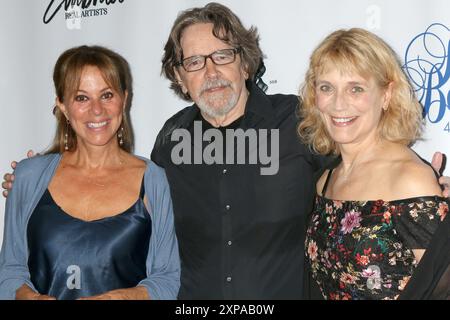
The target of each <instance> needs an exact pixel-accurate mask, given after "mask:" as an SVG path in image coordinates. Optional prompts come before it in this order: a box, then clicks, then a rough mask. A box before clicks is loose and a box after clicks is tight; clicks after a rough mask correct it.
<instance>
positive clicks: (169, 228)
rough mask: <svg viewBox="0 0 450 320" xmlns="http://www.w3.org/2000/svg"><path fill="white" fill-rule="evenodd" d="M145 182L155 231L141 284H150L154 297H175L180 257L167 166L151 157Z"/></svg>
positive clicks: (149, 290)
mask: <svg viewBox="0 0 450 320" xmlns="http://www.w3.org/2000/svg"><path fill="white" fill-rule="evenodd" d="M144 183H145V192H146V196H147V199H148V202H149V206H150V208H149V209H150V215H151V218H152V235H151V238H150V245H149V253H148V256H147V278H146V279H144V280H142V281H141V282H140V283H139V285H141V286H145V287H146V288H147V291H148V294H149V296H150V299H152V300H173V299H176V298H177V295H178V290H179V288H180V257H179V252H178V242H177V239H176V235H175V227H174V217H173V208H172V199H171V196H170V189H169V184H168V182H167V177H166V174H165V171H164V169H162V168H161V167H158V166H157V165H156V164H154V163H153V162H152V161H147V171H146V173H145V178H144Z"/></svg>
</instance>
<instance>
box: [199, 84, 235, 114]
mask: <svg viewBox="0 0 450 320" xmlns="http://www.w3.org/2000/svg"><path fill="white" fill-rule="evenodd" d="M217 87H225V88H226V87H229V89H230V90H221V91H220V92H214V93H206V92H205V91H206V90H209V89H212V88H217ZM238 99H239V96H238V95H237V94H236V93H235V92H234V91H233V89H232V87H231V82H230V81H227V80H223V79H215V80H207V81H205V82H204V83H203V85H202V87H201V88H200V95H199V99H198V102H197V106H198V107H199V108H200V110H201V111H202V112H204V113H205V114H206V115H208V116H210V117H211V118H217V117H223V116H224V115H226V114H228V112H230V111H231V110H232V109H233V108H234V107H235V106H236V104H237V102H238Z"/></svg>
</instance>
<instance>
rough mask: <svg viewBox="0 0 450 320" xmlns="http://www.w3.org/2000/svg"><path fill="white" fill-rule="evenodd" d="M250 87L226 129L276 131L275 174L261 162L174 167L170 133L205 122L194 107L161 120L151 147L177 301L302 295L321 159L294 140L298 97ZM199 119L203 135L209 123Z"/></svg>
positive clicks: (251, 85)
mask: <svg viewBox="0 0 450 320" xmlns="http://www.w3.org/2000/svg"><path fill="white" fill-rule="evenodd" d="M248 89H249V91H250V95H249V98H248V101H247V104H246V109H245V114H244V116H243V117H242V118H240V119H239V120H238V121H236V122H234V123H233V124H232V125H231V126H229V127H232V128H236V127H237V128H242V129H244V130H246V129H249V128H254V129H268V131H269V132H270V129H278V130H279V171H278V173H277V174H275V175H261V172H260V168H261V167H267V165H260V164H226V163H225V162H224V164H210V165H208V164H179V165H176V164H174V163H173V161H172V160H171V153H172V148H173V147H174V146H175V145H176V144H178V142H177V141H171V134H172V132H173V130H174V129H178V128H181V129H186V130H188V131H189V132H190V133H191V134H194V121H195V120H198V119H202V118H201V116H200V115H199V109H198V107H197V106H195V105H193V106H190V107H187V108H185V109H184V110H182V111H180V112H179V113H177V114H176V115H175V116H173V117H172V118H171V119H169V120H168V121H167V122H166V124H165V125H164V127H163V129H162V130H161V132H160V133H159V135H158V138H157V140H156V143H155V147H154V149H153V151H152V160H153V161H154V162H156V163H157V164H159V165H160V166H162V167H164V168H165V170H166V174H167V177H168V180H169V184H170V188H171V194H172V200H173V206H174V215H175V230H176V234H177V238H178V242H179V248H180V256H181V288H180V292H179V298H180V299H300V298H302V281H303V256H304V236H305V220H306V216H307V215H308V213H309V212H310V211H311V209H312V204H313V196H314V193H315V188H314V178H313V175H314V172H315V171H316V170H317V169H318V168H319V167H320V166H321V164H322V159H320V158H319V157H317V156H314V155H312V153H311V152H310V151H309V149H308V147H306V146H305V145H303V144H302V143H301V142H300V141H299V138H298V135H297V133H296V126H297V123H298V117H297V116H296V111H297V106H298V98H297V97H296V96H294V95H266V94H265V93H264V92H262V91H261V90H260V89H259V88H258V87H257V86H256V85H254V84H248ZM201 123H202V129H203V130H202V132H204V131H205V130H207V129H209V128H211V126H210V125H209V126H208V123H206V122H205V121H204V120H203V121H202V122H201ZM229 127H227V128H229ZM222 130H223V129H222ZM194 139H195V138H192V143H191V144H192V151H191V153H192V154H193V153H194V149H195V148H196V147H195V146H194V143H193V141H194ZM268 140H270V137H269V138H268ZM213 143H214V142H213ZM208 144H209V143H208V142H203V145H202V147H203V148H204V147H205V146H207V145H208ZM249 149H251V147H250V148H249ZM224 151H226V148H224ZM255 151H256V152H257V151H258V150H253V152H255ZM249 152H252V150H249ZM247 160H248V157H247ZM247 163H248V162H247Z"/></svg>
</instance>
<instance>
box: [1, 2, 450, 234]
mask: <svg viewBox="0 0 450 320" xmlns="http://www.w3.org/2000/svg"><path fill="white" fill-rule="evenodd" d="M207 2H208V1H194V0H190V1H189V0H169V1H148V0H0V4H1V6H0V8H1V9H2V18H1V19H0V42H1V45H0V119H1V120H0V123H1V126H0V128H1V130H0V135H1V138H0V150H1V151H0V173H4V172H8V171H9V170H10V169H9V163H10V161H11V160H13V159H16V160H20V159H22V158H23V157H24V156H25V153H26V151H27V150H28V149H33V150H35V151H42V150H45V149H46V148H47V147H48V146H49V144H50V141H51V140H52V137H53V133H54V129H55V119H54V117H53V115H52V108H53V106H54V100H55V94H54V91H53V84H52V69H53V66H54V64H55V62H56V59H57V57H58V56H59V54H60V53H61V52H63V51H64V50H65V49H67V48H70V47H73V46H77V45H81V44H91V45H92V44H99V45H103V46H107V47H109V48H111V49H113V50H115V51H117V52H119V53H120V54H122V55H123V56H124V57H125V58H126V59H127V60H128V61H129V63H130V65H131V69H132V72H133V77H134V100H133V107H132V111H131V116H132V121H133V126H134V130H135V136H136V150H135V151H136V153H137V154H139V155H143V156H149V155H150V151H151V148H152V147H153V143H154V141H155V138H156V135H157V133H158V131H159V130H160V128H161V127H162V125H163V123H164V122H165V120H166V119H168V118H169V117H170V116H171V115H172V114H174V113H175V112H177V111H178V110H180V109H181V108H183V107H185V106H186V105H187V104H186V103H185V102H183V101H181V100H179V99H178V98H177V97H175V96H174V94H173V93H172V91H171V90H170V89H169V88H168V86H169V83H168V81H166V80H165V79H163V78H162V77H161V76H160V67H161V56H162V52H163V46H164V43H165V41H166V40H167V37H168V35H169V31H170V28H171V25H172V23H173V21H174V20H175V18H176V16H177V14H178V12H179V11H181V10H184V9H187V8H190V7H196V6H203V5H205V4H206V3H207ZM218 2H221V3H223V4H224V5H227V6H229V7H230V8H231V9H232V10H233V11H234V12H236V13H237V14H238V16H239V17H240V18H241V20H242V21H243V23H244V24H245V25H246V26H250V25H254V26H256V27H257V28H258V30H259V33H260V36H261V46H262V49H263V51H264V53H265V55H266V57H267V58H266V61H265V64H266V68H267V71H266V73H265V74H264V77H263V79H264V82H265V83H266V84H268V86H269V88H268V91H267V92H268V93H297V92H298V88H299V87H300V84H301V82H302V79H303V76H304V73H305V70H306V67H307V64H308V58H309V55H310V53H311V52H312V50H313V49H314V47H315V46H316V45H317V44H318V43H319V41H321V40H322V39H323V38H324V37H325V36H326V35H327V34H328V33H330V32H332V31H334V30H336V29H340V28H350V27H362V28H366V29H369V30H371V31H373V32H375V33H376V34H378V35H380V36H381V37H382V38H384V39H385V40H386V41H387V42H388V43H389V44H390V45H391V46H392V47H393V48H394V50H396V52H397V53H398V55H399V57H400V58H401V60H402V63H404V67H405V70H406V71H407V72H408V74H409V75H410V77H411V79H412V81H413V83H414V86H415V89H416V90H417V91H416V94H417V97H418V98H419V99H420V100H421V102H422V103H423V105H424V108H425V115H426V119H427V129H426V133H425V136H424V139H423V141H420V142H419V143H417V144H416V145H415V146H414V149H415V150H416V151H417V152H419V153H420V154H421V155H422V156H423V157H424V158H426V159H428V160H430V159H431V156H432V154H433V152H434V151H436V150H439V151H442V152H444V153H446V154H447V155H449V156H450V110H449V109H450V106H449V105H450V91H449V90H450V82H449V81H448V80H449V77H450V67H449V63H450V62H449V61H450V60H449V56H448V50H449V41H450V3H449V2H448V1H447V0H426V1H425V0H396V1H388V0H340V1H334V0H314V1H311V0H281V1H273V0H245V1H239V0H228V1H226V0H223V1H218ZM74 4H76V6H73V5H74ZM446 173H447V174H450V170H449V169H447V170H446ZM3 216H4V199H3V198H2V199H1V200H0V242H1V239H2V238H3V236H2V232H3Z"/></svg>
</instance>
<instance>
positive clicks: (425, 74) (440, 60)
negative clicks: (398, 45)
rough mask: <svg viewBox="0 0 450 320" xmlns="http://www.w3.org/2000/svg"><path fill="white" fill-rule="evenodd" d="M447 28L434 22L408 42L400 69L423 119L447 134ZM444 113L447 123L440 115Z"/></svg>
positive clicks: (449, 99) (449, 71)
mask: <svg viewBox="0 0 450 320" xmlns="http://www.w3.org/2000/svg"><path fill="white" fill-rule="evenodd" d="M449 49H450V29H449V28H448V27H446V26H445V25H443V24H440V23H434V24H432V25H430V26H429V27H428V28H427V29H426V30H425V32H423V33H421V34H419V35H417V36H416V37H414V39H412V41H411V42H410V43H409V45H408V47H407V49H406V53H405V65H404V66H403V68H404V70H405V71H406V73H407V74H408V75H409V77H410V79H411V82H412V84H413V86H414V89H415V91H416V94H417V98H418V99H419V100H420V102H421V103H422V105H423V106H424V116H425V117H426V119H427V120H428V121H429V122H431V123H433V124H439V125H440V124H441V123H442V124H443V126H442V127H443V129H444V130H445V131H447V132H449V133H450V121H448V115H449V114H450V82H449V81H448V80H449V77H450V58H449ZM446 114H447V120H445V118H444V116H445V115H446Z"/></svg>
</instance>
